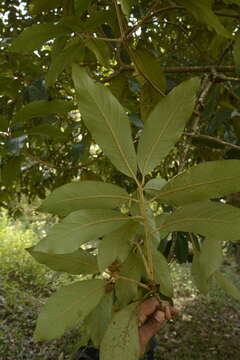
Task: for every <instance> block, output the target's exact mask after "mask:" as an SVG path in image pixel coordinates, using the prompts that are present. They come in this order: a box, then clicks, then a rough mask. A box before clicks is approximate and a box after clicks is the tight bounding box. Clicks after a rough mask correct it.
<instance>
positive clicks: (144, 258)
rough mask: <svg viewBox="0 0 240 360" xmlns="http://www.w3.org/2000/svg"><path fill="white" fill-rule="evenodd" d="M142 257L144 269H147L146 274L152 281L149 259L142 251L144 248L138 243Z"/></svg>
mask: <svg viewBox="0 0 240 360" xmlns="http://www.w3.org/2000/svg"><path fill="white" fill-rule="evenodd" d="M135 245H136V247H137V249H138V251H139V253H140V255H141V257H142V260H143V263H144V267H145V270H146V273H147V274H148V276H149V278H150V279H151V272H150V269H149V266H148V263H147V259H146V257H145V255H144V253H143V251H142V248H141V245H140V244H139V243H136V244H135Z"/></svg>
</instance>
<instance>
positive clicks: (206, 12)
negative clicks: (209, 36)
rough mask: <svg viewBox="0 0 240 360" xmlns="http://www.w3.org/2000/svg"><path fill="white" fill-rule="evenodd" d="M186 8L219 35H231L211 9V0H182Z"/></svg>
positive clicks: (227, 36)
mask: <svg viewBox="0 0 240 360" xmlns="http://www.w3.org/2000/svg"><path fill="white" fill-rule="evenodd" d="M183 2H184V4H185V6H186V8H187V9H188V10H189V11H190V12H191V13H192V14H193V15H194V16H195V17H196V19H198V20H199V21H201V22H204V23H206V24H207V25H208V26H209V27H210V28H213V29H214V30H215V31H216V32H217V33H218V34H219V35H222V36H224V37H226V38H229V37H231V33H230V32H229V31H228V30H227V29H225V28H224V26H223V25H222V24H221V22H220V21H219V19H218V17H217V15H215V14H214V12H213V11H212V1H211V0H200V1H195V0H183Z"/></svg>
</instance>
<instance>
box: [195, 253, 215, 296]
mask: <svg viewBox="0 0 240 360" xmlns="http://www.w3.org/2000/svg"><path fill="white" fill-rule="evenodd" d="M191 271H192V276H193V279H194V282H195V284H196V286H197V288H198V290H199V291H200V292H201V293H203V294H207V293H208V291H209V285H210V281H209V280H208V279H206V277H205V276H204V274H203V271H202V268H201V266H200V263H199V253H198V252H197V251H196V252H195V254H194V257H193V262H192V269H191Z"/></svg>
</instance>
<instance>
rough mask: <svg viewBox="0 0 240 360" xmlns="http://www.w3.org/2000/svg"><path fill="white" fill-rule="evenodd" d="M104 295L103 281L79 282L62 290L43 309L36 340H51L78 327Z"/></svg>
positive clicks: (35, 334) (35, 336) (39, 318)
mask: <svg viewBox="0 0 240 360" xmlns="http://www.w3.org/2000/svg"><path fill="white" fill-rule="evenodd" d="M103 295H104V282H103V281H102V280H85V281H78V282H75V283H73V284H71V285H69V286H65V287H64V288H61V289H60V290H58V291H57V292H56V294H54V295H53V296H52V297H51V298H50V299H49V300H48V301H47V303H46V305H45V306H44V307H43V309H42V311H41V313H40V315H39V317H38V321H37V328H36V330H35V333H34V338H35V339H36V340H51V339H54V338H57V337H59V336H61V335H63V334H64V332H65V331H66V330H69V329H70V328H73V327H74V326H76V325H78V324H79V323H80V322H81V321H83V320H84V318H85V317H86V316H87V315H88V314H89V313H90V312H91V311H92V310H93V309H94V308H95V307H96V306H97V304H98V303H99V302H100V300H101V299H102V297H103Z"/></svg>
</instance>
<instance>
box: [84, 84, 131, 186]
mask: <svg viewBox="0 0 240 360" xmlns="http://www.w3.org/2000/svg"><path fill="white" fill-rule="evenodd" d="M88 94H90V97H91V99H92V100H93V102H95V104H96V105H97V107H98V109H99V112H100V113H101V115H102V117H103V119H104V120H105V122H106V124H107V126H108V128H109V130H110V133H111V135H112V138H113V140H114V142H115V144H116V146H117V148H118V150H119V152H120V154H121V157H122V160H123V162H124V163H125V165H126V166H127V169H128V171H129V173H130V174H131V175H132V177H133V179H135V178H136V176H135V173H134V171H133V170H132V168H131V167H130V164H129V163H128V160H127V158H126V157H125V154H124V151H123V150H122V148H121V145H120V144H119V142H118V139H117V137H116V135H115V133H114V131H113V128H112V126H111V123H110V122H109V121H108V119H107V117H106V116H105V114H104V112H103V110H102V109H101V107H100V106H99V105H98V102H97V101H95V98H94V97H93V96H92V94H91V92H89V91H88Z"/></svg>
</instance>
